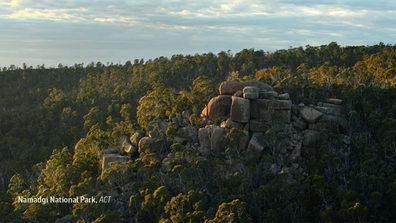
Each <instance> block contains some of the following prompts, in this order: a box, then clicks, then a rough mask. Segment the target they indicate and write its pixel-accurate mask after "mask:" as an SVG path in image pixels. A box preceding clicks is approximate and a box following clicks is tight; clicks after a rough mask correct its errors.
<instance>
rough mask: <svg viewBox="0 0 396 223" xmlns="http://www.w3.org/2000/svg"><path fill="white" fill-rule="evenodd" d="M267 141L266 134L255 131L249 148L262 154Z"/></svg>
mask: <svg viewBox="0 0 396 223" xmlns="http://www.w3.org/2000/svg"><path fill="white" fill-rule="evenodd" d="M266 146H267V143H266V142H265V140H264V136H263V135H262V134H259V133H254V134H253V136H252V138H251V139H250V142H249V147H248V148H249V149H250V150H251V151H253V152H254V153H256V154H257V155H261V154H262V153H263V151H264V149H265V148H266Z"/></svg>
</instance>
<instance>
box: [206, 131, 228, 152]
mask: <svg viewBox="0 0 396 223" xmlns="http://www.w3.org/2000/svg"><path fill="white" fill-rule="evenodd" d="M226 134H227V132H226V131H225V129H224V128H220V127H217V128H213V129H212V134H211V137H210V149H211V150H212V151H213V152H215V153H220V152H222V151H223V149H224V143H223V142H222V139H224V137H225V136H226Z"/></svg>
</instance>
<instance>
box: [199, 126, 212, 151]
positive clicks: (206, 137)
mask: <svg viewBox="0 0 396 223" xmlns="http://www.w3.org/2000/svg"><path fill="white" fill-rule="evenodd" d="M210 137H211V129H210V128H200V129H199V131H198V139H199V143H200V145H201V146H200V148H202V150H205V151H210Z"/></svg>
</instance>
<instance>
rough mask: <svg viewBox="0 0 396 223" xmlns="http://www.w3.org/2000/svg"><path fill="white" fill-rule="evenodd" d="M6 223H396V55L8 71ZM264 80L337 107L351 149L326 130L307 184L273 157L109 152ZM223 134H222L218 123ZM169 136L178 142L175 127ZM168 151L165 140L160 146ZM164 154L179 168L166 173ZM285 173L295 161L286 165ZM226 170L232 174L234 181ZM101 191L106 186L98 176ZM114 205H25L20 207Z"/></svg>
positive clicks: (285, 53) (310, 53) (161, 60)
mask: <svg viewBox="0 0 396 223" xmlns="http://www.w3.org/2000/svg"><path fill="white" fill-rule="evenodd" d="M0 80H1V82H0V95H1V97H0V222H55V221H56V220H57V219H60V218H63V217H65V216H69V217H70V219H69V220H70V222H80V223H81V222H163V223H165V222H207V223H210V222H341V221H350V222H391V221H395V219H396V212H395V210H396V203H395V202H394V201H395V200H396V172H395V170H396V137H395V136H396V127H395V126H396V45H395V46H393V45H389V44H388V45H385V44H384V43H379V44H377V45H371V46H340V45H338V44H337V43H335V42H331V43H329V44H328V45H322V46H310V45H307V46H305V47H297V48H292V47H290V48H289V49H284V50H277V51H275V52H266V51H263V50H255V49H244V50H242V51H240V52H237V53H235V54H232V53H231V52H230V51H222V52H219V53H217V54H214V53H211V52H209V53H205V54H195V55H173V56H172V57H171V58H167V57H158V58H155V59H150V60H147V61H144V60H143V59H140V60H139V59H135V60H134V61H133V62H132V61H128V62H126V63H125V64H113V63H107V64H103V63H101V62H97V63H95V62H91V63H89V64H86V65H84V64H75V65H73V66H65V65H62V64H59V65H58V67H57V68H51V67H46V66H45V65H44V64H43V65H38V66H37V67H32V66H30V67H29V66H27V65H26V64H23V66H22V67H18V66H15V65H11V66H10V67H3V68H0ZM226 80H228V81H247V80H257V81H260V82H263V83H266V84H268V85H270V86H272V87H273V88H274V89H275V90H276V91H277V92H287V93H289V94H290V100H292V102H293V104H299V103H301V102H302V103H305V104H316V103H317V102H320V101H326V100H327V99H328V98H332V97H336V98H340V99H342V101H343V106H344V107H345V109H346V119H347V121H348V130H347V132H346V134H348V136H349V137H350V139H351V142H350V144H349V146H345V145H338V144H337V143H335V142H334V135H335V134H336V133H335V132H334V131H335V130H333V129H331V128H328V129H325V130H323V131H322V132H321V137H320V138H321V142H320V143H321V144H320V148H319V149H318V151H316V155H315V156H312V157H310V158H309V159H303V158H301V159H299V160H298V163H299V165H300V166H301V167H302V168H303V169H304V171H303V172H304V173H303V174H301V176H300V177H299V180H297V181H296V182H293V183H289V182H287V180H286V179H285V174H282V172H281V173H279V174H272V173H271V171H270V166H271V164H272V163H275V162H279V157H278V156H277V155H276V154H263V155H262V156H260V157H252V156H249V155H248V154H247V153H246V151H245V152H243V151H242V152H241V151H237V150H236V149H235V145H234V144H235V139H236V138H238V137H240V136H239V135H238V132H237V131H231V132H230V133H229V134H228V135H227V138H228V139H229V140H228V143H227V144H226V145H225V147H224V152H222V153H218V154H212V155H210V156H203V155H202V154H200V153H199V151H194V150H192V149H190V148H186V147H185V146H184V145H182V144H179V143H176V144H172V145H168V144H167V145H166V146H165V147H166V148H165V149H166V150H167V151H168V152H167V154H165V155H164V153H163V152H151V153H150V152H145V153H140V154H138V155H137V156H135V157H131V160H130V161H128V162H114V163H110V164H109V168H107V169H106V170H105V171H103V173H100V171H98V170H100V165H101V160H100V159H101V158H100V157H101V152H102V151H104V150H105V149H108V148H111V147H114V146H117V145H120V144H122V143H123V141H124V140H125V138H126V137H130V136H131V135H133V134H134V133H135V132H137V131H140V130H143V131H145V130H146V127H147V126H148V124H149V123H150V122H151V121H152V120H154V119H156V120H165V119H168V117H169V116H170V115H171V114H180V113H182V112H183V111H193V112H195V111H198V112H199V113H200V112H201V111H202V109H203V108H204V107H205V105H206V104H207V103H208V102H209V100H210V99H211V98H212V97H215V96H217V95H218V87H219V85H220V83H221V82H223V81H226ZM217 124H218V123H217ZM162 134H163V135H164V138H165V139H166V138H167V137H169V138H171V137H172V134H173V135H174V133H172V125H169V127H168V130H167V131H166V132H162ZM165 144H166V143H165ZM164 157H168V158H172V160H173V161H172V162H171V163H170V166H171V168H170V170H169V171H167V172H165V173H164V171H162V170H161V162H162V160H163V159H164ZM282 162H285V165H290V164H289V163H290V162H289V161H287V160H283V161H282ZM229 170H234V171H232V173H229ZM98 178H101V179H102V181H103V183H102V185H100V186H97V185H96V184H97V179H98ZM50 196H54V197H76V196H86V197H95V198H97V199H99V197H102V196H112V200H111V202H109V203H96V204H95V203H62V204H46V205H43V204H40V203H20V202H18V197H29V198H39V197H50Z"/></svg>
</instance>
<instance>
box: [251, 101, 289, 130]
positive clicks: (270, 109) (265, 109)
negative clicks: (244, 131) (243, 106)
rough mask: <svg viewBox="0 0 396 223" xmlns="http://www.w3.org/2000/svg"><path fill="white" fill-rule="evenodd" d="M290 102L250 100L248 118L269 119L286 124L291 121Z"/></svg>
mask: <svg viewBox="0 0 396 223" xmlns="http://www.w3.org/2000/svg"><path fill="white" fill-rule="evenodd" d="M291 105H292V103H291V101H290V100H269V99H257V100H252V102H251V105H250V117H251V118H252V119H263V118H265V119H270V120H272V121H275V122H280V123H284V124H288V123H290V121H291Z"/></svg>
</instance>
